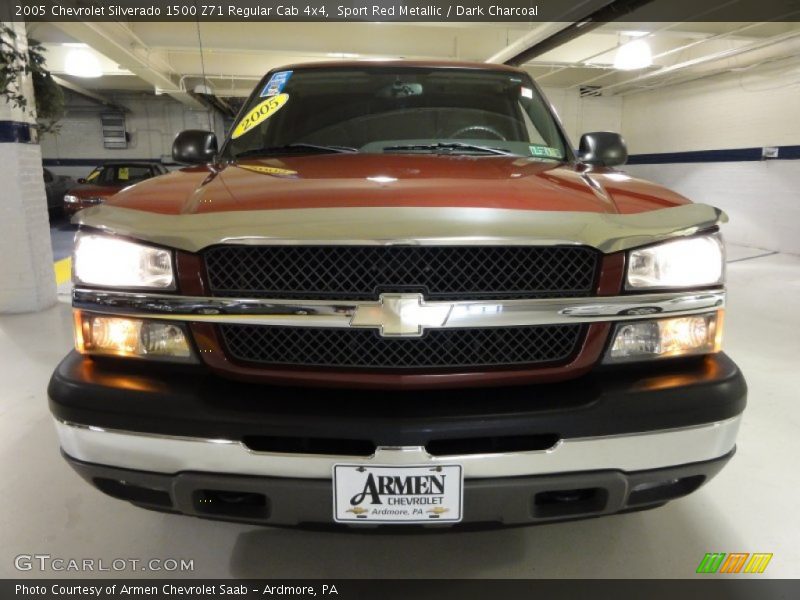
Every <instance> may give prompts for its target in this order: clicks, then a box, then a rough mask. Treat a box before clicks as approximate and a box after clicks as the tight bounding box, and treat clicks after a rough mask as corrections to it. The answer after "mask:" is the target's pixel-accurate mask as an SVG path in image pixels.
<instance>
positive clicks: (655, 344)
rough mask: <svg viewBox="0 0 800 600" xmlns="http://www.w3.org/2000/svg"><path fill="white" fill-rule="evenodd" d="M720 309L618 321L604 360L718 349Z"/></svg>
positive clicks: (680, 354) (698, 352)
mask: <svg viewBox="0 0 800 600" xmlns="http://www.w3.org/2000/svg"><path fill="white" fill-rule="evenodd" d="M723 314H724V313H723V311H721V310H720V311H717V312H713V313H708V314H703V315H691V316H686V317H674V318H671V319H656V320H652V321H651V320H646V321H633V322H627V323H620V324H618V325H617V327H616V330H615V331H614V337H613V342H612V344H611V347H610V348H609V349H608V352H607V353H606V358H605V360H604V362H606V363H618V362H630V361H635V360H646V359H653V358H670V357H673V356H687V355H692V354H710V353H713V352H719V350H720V346H721V344H722V315H723Z"/></svg>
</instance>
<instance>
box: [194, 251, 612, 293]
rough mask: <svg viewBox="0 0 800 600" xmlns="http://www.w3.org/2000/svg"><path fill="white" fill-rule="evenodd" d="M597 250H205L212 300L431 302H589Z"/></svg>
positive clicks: (592, 288) (595, 267) (595, 274)
mask: <svg viewBox="0 0 800 600" xmlns="http://www.w3.org/2000/svg"><path fill="white" fill-rule="evenodd" d="M599 256H600V254H599V252H598V251H597V250H594V249H593V248H588V247H585V246H297V245H275V246H269V245H268V246H243V245H242V246H239V245H230V246H215V247H212V248H210V249H208V250H206V251H205V252H204V258H205V264H206V271H207V274H208V283H209V287H210V290H211V293H212V294H213V295H214V296H224V297H245V298H246V297H251V298H276V299H278V298H298V299H301V298H302V299H317V300H329V299H330V300H337V299H338V300H377V299H378V296H379V295H380V294H381V293H384V292H401V293H405V292H408V293H412V292H414V293H421V294H423V295H424V296H425V298H426V299H430V300H434V299H435V300H470V299H474V300H477V299H494V298H497V299H510V298H564V297H581V296H590V295H592V293H593V290H594V287H595V285H596V280H597V271H598V267H599V263H600V261H599Z"/></svg>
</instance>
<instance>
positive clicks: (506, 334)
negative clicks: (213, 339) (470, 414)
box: [220, 325, 583, 370]
mask: <svg viewBox="0 0 800 600" xmlns="http://www.w3.org/2000/svg"><path fill="white" fill-rule="evenodd" d="M220 332H221V334H222V338H223V341H224V344H225V346H226V349H227V352H228V356H230V357H232V358H234V359H236V360H239V361H244V362H251V363H262V364H269V365H279V366H280V365H294V366H313V367H352V368H371V369H392V370H394V369H425V368H447V367H483V366H501V365H509V366H511V365H527V364H536V363H555V362H561V361H565V360H567V359H568V358H570V357H571V356H572V355H573V354H574V353H575V352H576V350H577V346H578V342H579V340H580V339H582V337H583V336H582V334H583V326H582V325H537V326H530V327H492V328H476V329H431V330H428V331H427V332H425V334H424V335H423V336H422V337H416V338H408V337H406V338H403V337H381V336H380V335H379V333H378V331H377V330H374V329H355V328H353V329H348V328H342V329H337V328H314V327H272V326H261V325H222V326H220Z"/></svg>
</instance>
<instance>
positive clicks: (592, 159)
mask: <svg viewBox="0 0 800 600" xmlns="http://www.w3.org/2000/svg"><path fill="white" fill-rule="evenodd" d="M578 157H579V158H580V160H581V161H582V162H584V163H586V164H587V165H595V166H599V167H616V166H619V165H624V164H625V162H626V161H627V160H628V148H627V146H626V145H625V140H623V139H622V136H621V135H620V134H618V133H612V132H610V131H595V132H592V133H584V134H583V135H582V136H581V143H580V146H579V148H578Z"/></svg>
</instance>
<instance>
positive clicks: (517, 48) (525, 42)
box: [485, 0, 614, 64]
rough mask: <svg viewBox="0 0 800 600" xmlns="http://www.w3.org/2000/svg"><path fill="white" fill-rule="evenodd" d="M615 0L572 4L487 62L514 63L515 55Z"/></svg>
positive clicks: (584, 1)
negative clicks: (550, 20)
mask: <svg viewBox="0 0 800 600" xmlns="http://www.w3.org/2000/svg"><path fill="white" fill-rule="evenodd" d="M613 1H614V0H583V1H582V2H580V3H579V4H575V5H573V6H571V7H570V8H569V9H568V10H567V11H565V12H563V13H561V14H560V15H557V16H555V17H553V21H552V22H548V23H543V24H541V25H539V26H538V27H535V28H534V29H532V30H530V31H529V32H527V33H525V34H523V35H522V36H521V37H519V38H518V39H516V40H515V41H513V42H511V43H510V44H508V45H507V46H505V47H504V48H501V49H500V50H498V51H497V52H495V53H494V54H492V55H491V56H490V57H489V58H487V59H486V61H485V62H487V63H495V64H498V63H506V64H517V63H512V62H510V61H512V60H513V59H514V57H516V56H519V55H520V54H522V53H524V52H525V51H526V50H528V49H529V48H531V47H534V46H536V45H538V44H541V43H542V42H544V41H545V40H547V39H549V38H551V37H552V36H554V35H556V34H557V33H558V32H560V31H562V30H563V29H565V28H567V27H570V26H571V25H574V24H575V23H576V22H579V21H583V20H585V19H586V18H587V16H588V15H590V14H592V13H593V12H594V11H596V10H597V9H598V8H599V7H603V6H606V5H608V4H610V3H612V2H613Z"/></svg>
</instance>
